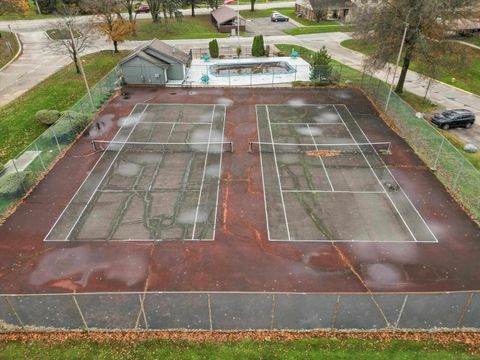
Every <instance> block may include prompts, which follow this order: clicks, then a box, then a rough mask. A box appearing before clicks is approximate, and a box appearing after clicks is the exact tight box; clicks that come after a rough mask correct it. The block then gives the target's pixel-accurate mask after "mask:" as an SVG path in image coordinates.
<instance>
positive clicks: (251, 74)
mask: <svg viewBox="0 0 480 360" xmlns="http://www.w3.org/2000/svg"><path fill="white" fill-rule="evenodd" d="M252 77H253V73H252V72H251V73H250V87H252Z"/></svg>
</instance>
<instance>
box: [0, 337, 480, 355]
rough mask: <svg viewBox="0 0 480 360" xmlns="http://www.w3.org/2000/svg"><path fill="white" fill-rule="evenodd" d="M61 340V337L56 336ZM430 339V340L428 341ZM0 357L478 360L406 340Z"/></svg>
mask: <svg viewBox="0 0 480 360" xmlns="http://www.w3.org/2000/svg"><path fill="white" fill-rule="evenodd" d="M59 338H61V336H60V337H59ZM432 339H434V337H433V336H432ZM0 349H1V350H0V358H1V359H4V360H7V359H15V360H17V359H64V360H68V359H75V360H76V359H108V360H115V359H125V360H128V359H144V360H148V359H162V360H168V359H175V360H178V359H192V360H193V359H219V360H230V359H232V360H234V359H235V360H236V359H251V360H253V359H302V360H308V359H355V360H357V359H369V360H376V359H388V360H391V359H422V360H437V359H442V360H443V359H455V360H462V359H478V353H479V351H480V350H479V348H478V346H476V345H470V346H467V345H464V344H460V343H456V342H454V341H450V342H448V341H447V342H446V343H439V342H436V341H435V340H430V341H408V340H384V341H379V340H375V339H372V340H360V339H352V338H350V339H348V338H342V337H341V336H340V337H339V338H304V339H299V340H289V341H287V340H284V341H281V340H280V341H273V340H264V341H259V340H243V341H229V342H222V341H220V342H214V341H187V340H161V339H155V340H130V341H114V340H108V341H107V340H105V341H101V342H99V341H94V340H67V341H64V342H60V341H58V340H57V341H39V340H30V341H24V342H21V341H8V342H7V341H5V342H3V343H0Z"/></svg>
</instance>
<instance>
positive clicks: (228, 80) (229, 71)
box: [228, 69, 231, 87]
mask: <svg viewBox="0 0 480 360" xmlns="http://www.w3.org/2000/svg"><path fill="white" fill-rule="evenodd" d="M230 86H231V85H230V69H228V87H230Z"/></svg>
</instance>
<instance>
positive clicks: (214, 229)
mask: <svg viewBox="0 0 480 360" xmlns="http://www.w3.org/2000/svg"><path fill="white" fill-rule="evenodd" d="M226 120H227V107H226V106H225V105H224V106H223V126H222V143H223V141H224V139H225V122H226ZM222 160H223V151H220V164H219V167H218V183H217V200H216V202H215V217H214V218H213V234H212V237H213V239H214V240H215V234H216V228H217V215H218V200H219V199H220V183H221V176H222Z"/></svg>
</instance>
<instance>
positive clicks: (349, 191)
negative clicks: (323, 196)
mask: <svg viewBox="0 0 480 360" xmlns="http://www.w3.org/2000/svg"><path fill="white" fill-rule="evenodd" d="M282 191H283V192H284V193H313V194H314V193H327V194H335V193H339V194H385V192H383V191H353V190H335V191H330V190H282Z"/></svg>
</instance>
